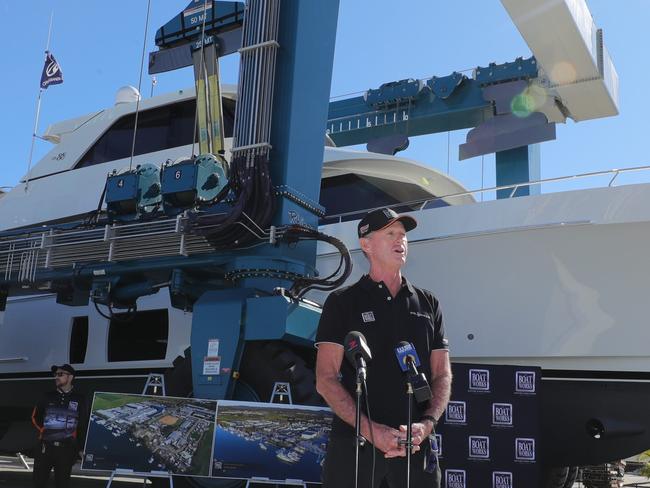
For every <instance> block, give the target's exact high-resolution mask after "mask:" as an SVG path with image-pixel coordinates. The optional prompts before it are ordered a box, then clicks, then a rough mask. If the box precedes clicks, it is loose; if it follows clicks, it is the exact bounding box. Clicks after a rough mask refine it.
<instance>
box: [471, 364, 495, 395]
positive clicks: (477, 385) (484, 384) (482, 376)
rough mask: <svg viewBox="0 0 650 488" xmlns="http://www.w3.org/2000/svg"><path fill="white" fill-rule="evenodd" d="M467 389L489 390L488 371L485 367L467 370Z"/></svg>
mask: <svg viewBox="0 0 650 488" xmlns="http://www.w3.org/2000/svg"><path fill="white" fill-rule="evenodd" d="M469 391H490V372H489V371H488V370H487V369H470V370H469Z"/></svg>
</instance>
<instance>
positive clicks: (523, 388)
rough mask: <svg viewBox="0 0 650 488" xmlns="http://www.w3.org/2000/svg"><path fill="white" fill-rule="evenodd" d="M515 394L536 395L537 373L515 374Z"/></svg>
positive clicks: (521, 372) (523, 372)
mask: <svg viewBox="0 0 650 488" xmlns="http://www.w3.org/2000/svg"><path fill="white" fill-rule="evenodd" d="M515 393H535V371H516V372H515Z"/></svg>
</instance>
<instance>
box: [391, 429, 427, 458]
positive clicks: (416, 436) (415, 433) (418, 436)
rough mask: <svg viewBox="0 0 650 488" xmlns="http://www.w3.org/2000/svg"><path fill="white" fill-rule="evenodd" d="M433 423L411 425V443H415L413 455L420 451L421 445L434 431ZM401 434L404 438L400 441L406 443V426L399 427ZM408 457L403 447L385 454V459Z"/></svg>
mask: <svg viewBox="0 0 650 488" xmlns="http://www.w3.org/2000/svg"><path fill="white" fill-rule="evenodd" d="M432 428H433V426H432V424H431V422H424V423H420V422H416V423H414V424H411V442H412V443H413V451H411V452H412V453H416V452H418V451H419V450H420V444H421V443H422V441H424V440H425V439H426V438H427V437H428V436H429V434H431V431H432ZM399 430H400V433H402V434H403V435H402V437H401V439H400V440H402V441H403V442H406V425H400V426H399ZM404 456H406V449H405V447H404V446H401V447H400V448H399V449H391V450H390V451H388V452H386V453H385V454H384V457H385V458H394V457H404Z"/></svg>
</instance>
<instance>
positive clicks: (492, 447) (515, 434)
mask: <svg viewBox="0 0 650 488" xmlns="http://www.w3.org/2000/svg"><path fill="white" fill-rule="evenodd" d="M452 371H453V375H454V380H453V387H452V398H451V401H450V402H449V405H448V406H447V410H446V412H445V415H444V416H443V418H442V419H441V421H440V423H439V425H438V429H437V430H438V433H437V438H438V439H437V440H438V452H439V462H440V468H441V471H442V486H443V487H444V488H513V487H520V486H525V487H531V488H535V487H537V486H538V483H539V475H540V469H539V464H538V462H539V458H538V448H539V442H538V440H539V398H538V395H539V385H540V369H539V368H524V367H516V366H485V365H471V364H459V363H454V364H453V365H452Z"/></svg>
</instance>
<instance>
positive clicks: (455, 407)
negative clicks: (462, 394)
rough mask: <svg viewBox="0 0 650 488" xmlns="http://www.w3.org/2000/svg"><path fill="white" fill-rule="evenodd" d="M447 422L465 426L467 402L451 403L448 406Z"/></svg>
mask: <svg viewBox="0 0 650 488" xmlns="http://www.w3.org/2000/svg"><path fill="white" fill-rule="evenodd" d="M445 420H446V422H445V423H447V424H464V423H465V422H467V408H466V405H465V402H459V401H451V402H449V403H448V404H447V410H446V413H445Z"/></svg>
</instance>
